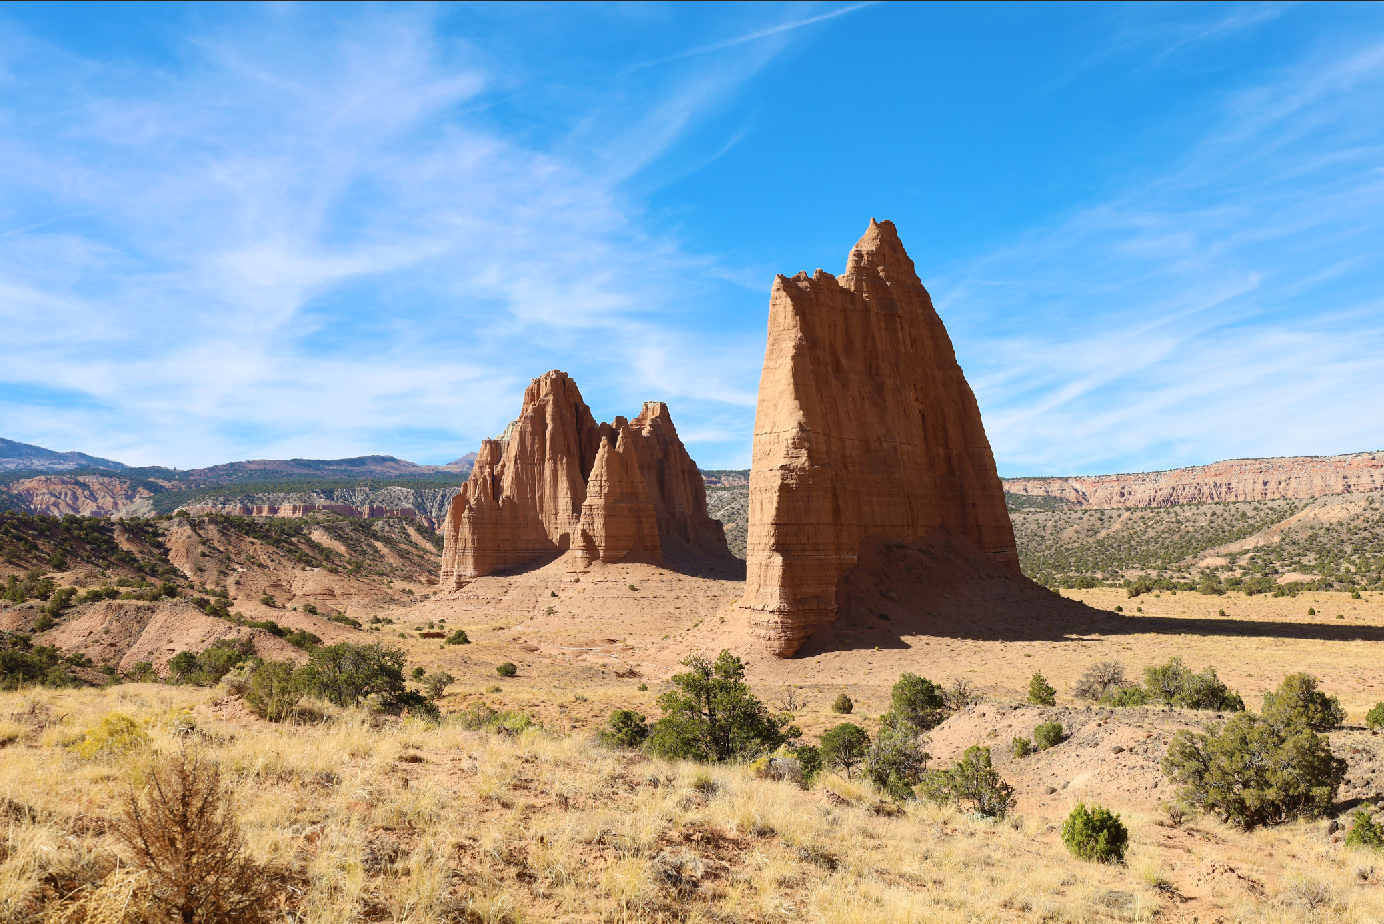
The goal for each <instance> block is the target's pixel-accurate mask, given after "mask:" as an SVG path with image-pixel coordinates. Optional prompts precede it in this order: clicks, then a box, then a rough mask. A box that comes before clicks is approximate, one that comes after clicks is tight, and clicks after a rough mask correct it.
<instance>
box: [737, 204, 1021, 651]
mask: <svg viewBox="0 0 1384 924" xmlns="http://www.w3.org/2000/svg"><path fill="white" fill-rule="evenodd" d="M749 518H750V519H749V537H748V542H747V550H746V551H747V564H748V577H747V587H746V593H745V597H744V598H743V599H742V601H741V606H742V607H744V608H746V609H748V610H749V611H750V614H749V615H750V624H751V631H752V632H753V633H754V634H755V635H756V636H757V637H758V638H759V639H760V640H761V641H762V642H763V643H764V645H765V646H766V647H767V648H768V649H769V650H770V651H772V652H773V653H775V654H778V655H780V656H787V655H791V654H792V653H793V652H795V651H796V650H797V649H798V647H799V646H800V645H801V644H802V642H803V640H804V639H806V638H807V636H808V635H810V634H811V633H812V632H813V631H814V630H815V629H816V628H817V627H818V626H820V625H822V624H823V623H827V622H830V621H832V620H833V619H834V618H835V617H836V612H837V599H836V594H837V584H838V582H839V581H840V580H841V578H842V576H843V575H844V574H845V573H846V572H847V571H849V570H850V569H851V568H853V567H855V565H856V561H857V555H858V552H859V549H860V546H861V542H862V541H863V540H865V539H866V538H867V537H878V536H883V537H887V538H890V539H893V540H897V541H899V542H904V543H909V542H913V541H915V540H917V539H919V538H921V537H923V536H925V535H927V534H928V533H930V532H931V531H933V530H935V529H938V528H939V527H940V528H944V529H945V530H947V532H948V533H949V534H950V535H951V536H953V537H955V538H957V539H960V540H963V541H966V542H969V543H971V544H973V545H975V546H976V547H977V548H978V549H980V550H982V551H983V552H985V553H987V554H989V555H990V556H991V557H992V558H994V559H995V560H996V561H998V562H1000V563H1001V564H1002V566H1003V567H1004V568H1005V569H1006V570H1007V571H1008V572H1010V573H1012V574H1013V575H1015V576H1018V575H1019V562H1018V555H1017V553H1016V551H1015V542H1014V531H1013V527H1012V526H1011V525H1010V522H1009V514H1008V511H1007V510H1006V509H1005V503H1004V492H1003V490H1002V488H1001V487H1000V480H999V476H998V475H997V474H996V472H995V461H994V456H993V455H992V453H991V451H990V443H989V441H988V440H987V439H986V437H985V428H984V426H983V425H982V424H981V420H980V410H979V407H978V406H977V404H976V400H975V396H974V394H972V392H971V389H970V386H969V385H967V384H966V379H965V376H964V375H963V374H962V372H961V367H960V366H959V365H957V362H956V354H955V352H954V350H953V349H952V343H951V338H949V337H948V336H947V331H946V328H944V327H943V325H942V321H941V319H940V318H939V317H938V316H937V312H936V311H935V310H934V309H933V307H932V299H931V297H930V296H929V295H928V293H927V290H926V289H925V288H923V284H922V282H921V281H920V280H919V279H918V276H917V273H916V272H915V271H914V268H913V261H912V260H911V259H909V257H908V254H907V253H906V252H905V251H904V248H903V245H902V244H901V243H900V241H899V238H898V234H897V233H896V231H895V229H894V225H893V224H892V223H891V222H888V221H884V222H879V223H876V222H875V221H874V220H873V219H872V220H871V222H870V228H869V230H868V231H866V233H865V236H864V237H862V238H861V239H860V242H859V243H857V244H856V245H855V247H854V249H852V251H851V254H850V258H849V261H848V262H847V265H846V272H845V274H844V275H843V276H841V277H839V278H838V277H835V276H832V275H831V274H830V273H826V272H823V271H822V270H820V269H819V270H817V272H816V273H815V274H814V275H812V276H808V275H807V274H806V273H799V274H798V275H797V276H794V277H793V278H791V279H789V278H786V277H784V276H779V277H778V278H777V279H776V280H775V282H774V286H773V291H772V294H771V296H770V301H769V340H768V347H767V349H766V351H765V356H764V371H763V375H762V377H761V379H760V385H759V404H758V408H757V410H756V413H755V433H754V452H753V463H752V467H751V471H750V513H749Z"/></svg>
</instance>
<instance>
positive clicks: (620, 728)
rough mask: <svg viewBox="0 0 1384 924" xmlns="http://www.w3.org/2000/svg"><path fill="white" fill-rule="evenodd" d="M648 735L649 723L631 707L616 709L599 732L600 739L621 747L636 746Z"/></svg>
mask: <svg viewBox="0 0 1384 924" xmlns="http://www.w3.org/2000/svg"><path fill="white" fill-rule="evenodd" d="M648 737H649V725H648V723H647V722H645V720H644V715H643V714H642V713H638V712H635V711H634V710H633V709H616V710H615V711H614V712H612V713H611V714H610V719H609V720H608V721H607V722H606V728H605V730H604V731H602V732H601V740H603V741H605V742H606V743H607V744H612V745H616V746H617V747H622V748H637V747H639V746H640V745H641V744H643V743H644V739H646V738H648Z"/></svg>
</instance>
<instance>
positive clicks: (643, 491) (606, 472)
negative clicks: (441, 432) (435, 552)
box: [442, 370, 729, 587]
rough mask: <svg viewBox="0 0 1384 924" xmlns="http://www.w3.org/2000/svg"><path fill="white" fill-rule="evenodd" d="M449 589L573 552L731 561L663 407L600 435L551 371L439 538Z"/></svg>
mask: <svg viewBox="0 0 1384 924" xmlns="http://www.w3.org/2000/svg"><path fill="white" fill-rule="evenodd" d="M442 534H443V541H444V546H443V555H442V586H443V587H459V586H461V585H462V584H464V583H465V582H466V581H467V580H469V579H470V578H474V577H478V576H480V575H483V574H492V573H494V572H496V571H501V570H504V569H507V568H514V567H518V566H520V565H524V564H528V563H529V562H532V561H535V560H537V559H539V558H542V557H544V556H546V555H552V554H555V553H559V552H565V551H568V550H575V551H576V553H577V557H578V561H579V563H581V564H589V563H591V562H593V561H597V560H599V561H604V562H615V561H642V562H653V563H662V561H663V559H664V555H665V553H667V552H669V551H671V550H672V549H673V548H675V547H676V548H678V549H691V550H709V551H712V552H718V553H724V554H727V555H728V554H729V552H728V550H727V549H726V540H725V534H724V532H723V531H722V528H721V524H720V523H719V522H717V521H716V520H713V519H711V518H710V517H709V516H707V512H706V489H705V487H704V486H703V485H702V480H701V475H700V474H699V472H698V471H697V466H696V463H694V462H693V461H692V459H691V458H690V457H689V456H688V455H687V450H686V449H685V448H684V447H683V445H682V441H681V440H680V439H678V435H677V430H676V429H674V427H673V421H672V417H671V416H670V415H669V414H668V408H667V406H666V405H664V404H662V403H659V402H648V403H646V404H645V405H644V409H643V411H641V413H640V414H639V416H638V417H636V418H635V419H634V420H633V421H628V420H626V419H625V418H623V417H616V418H615V422H614V424H606V423H602V424H597V423H596V421H595V418H593V417H592V416H591V410H590V409H589V408H588V407H587V406H586V404H585V402H583V401H582V398H581V393H580V392H579V391H578V390H577V385H576V383H575V382H573V381H572V379H571V378H570V377H569V376H568V375H567V373H565V372H559V371H556V370H554V371H552V372H548V373H545V374H544V375H542V376H540V377H539V378H536V379H534V380H533V382H532V383H531V384H530V385H529V387H528V388H527V389H525V391H524V404H523V409H522V410H521V411H520V413H519V417H518V418H516V419H515V421H514V422H513V423H511V424H510V425H509V427H508V428H506V430H505V433H504V434H503V435H502V436H501V438H500V439H498V440H485V441H484V442H483V443H482V444H481V448H480V450H479V451H478V452H477V454H476V460H475V464H474V467H473V468H472V469H471V477H470V479H469V480H468V481H467V482H466V484H465V485H463V486H462V490H461V493H460V494H458V495H457V496H456V497H455V498H453V499H452V504H451V507H450V508H449V509H448V513H447V520H446V522H445V523H444V524H443V527H442Z"/></svg>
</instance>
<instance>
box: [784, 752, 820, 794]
mask: <svg viewBox="0 0 1384 924" xmlns="http://www.w3.org/2000/svg"><path fill="white" fill-rule="evenodd" d="M788 750H789V751H791V752H792V754H793V756H794V757H796V758H797V759H798V763H799V764H800V765H801V766H802V769H803V785H804V786H810V785H811V784H812V780H813V778H814V777H816V776H817V774H819V773H821V772H822V768H823V761H822V749H821V748H819V747H817V746H816V745H815V744H800V745H797V746H794V747H789V748H788Z"/></svg>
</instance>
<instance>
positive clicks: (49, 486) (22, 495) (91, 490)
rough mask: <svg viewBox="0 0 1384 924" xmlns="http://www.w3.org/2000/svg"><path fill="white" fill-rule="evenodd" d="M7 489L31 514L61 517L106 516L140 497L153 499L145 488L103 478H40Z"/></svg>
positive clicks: (49, 476)
mask: <svg viewBox="0 0 1384 924" xmlns="http://www.w3.org/2000/svg"><path fill="white" fill-rule="evenodd" d="M6 490H7V491H8V492H9V494H10V496H11V497H13V498H14V499H15V500H16V501H18V502H19V503H21V504H23V505H24V506H25V507H26V508H27V509H28V510H30V511H32V512H34V513H42V514H47V515H48V516H50V517H60V516H64V515H66V514H69V513H71V514H75V515H77V516H84V517H108V516H110V515H111V514H113V513H116V512H117V511H119V510H121V509H122V508H124V507H126V506H128V505H130V504H132V503H134V502H135V501H137V500H139V499H140V498H144V497H152V496H153V494H152V493H151V492H150V491H148V490H146V489H145V488H142V487H138V486H136V485H134V484H131V483H130V482H129V481H126V480H125V479H123V478H114V477H110V476H106V475H39V476H37V477H34V478H25V479H24V480H22V481H16V482H14V483H13V484H11V485H9V486H8V487H7V488H6Z"/></svg>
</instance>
